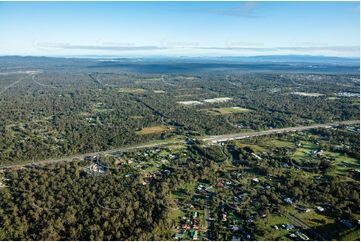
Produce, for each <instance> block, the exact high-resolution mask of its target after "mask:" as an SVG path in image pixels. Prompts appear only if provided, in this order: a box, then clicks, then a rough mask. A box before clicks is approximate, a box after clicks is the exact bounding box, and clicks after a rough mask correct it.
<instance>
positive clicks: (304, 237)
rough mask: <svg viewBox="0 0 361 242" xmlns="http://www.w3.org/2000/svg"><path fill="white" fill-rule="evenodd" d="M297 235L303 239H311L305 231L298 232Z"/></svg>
mask: <svg viewBox="0 0 361 242" xmlns="http://www.w3.org/2000/svg"><path fill="white" fill-rule="evenodd" d="M296 235H297V236H298V237H299V238H300V239H301V240H310V238H308V237H307V235H305V234H304V233H301V232H299V231H297V232H296Z"/></svg>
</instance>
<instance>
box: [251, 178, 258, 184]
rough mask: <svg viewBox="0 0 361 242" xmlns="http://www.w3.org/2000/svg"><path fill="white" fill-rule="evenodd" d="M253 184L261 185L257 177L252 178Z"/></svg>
mask: <svg viewBox="0 0 361 242" xmlns="http://www.w3.org/2000/svg"><path fill="white" fill-rule="evenodd" d="M251 182H252V183H259V179H258V178H257V177H255V178H252V180H251Z"/></svg>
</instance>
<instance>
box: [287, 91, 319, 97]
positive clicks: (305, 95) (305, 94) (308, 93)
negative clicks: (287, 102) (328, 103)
mask: <svg viewBox="0 0 361 242" xmlns="http://www.w3.org/2000/svg"><path fill="white" fill-rule="evenodd" d="M291 94H294V95H298V96H304V97H320V96H323V95H325V94H322V93H318V92H292V93H291Z"/></svg>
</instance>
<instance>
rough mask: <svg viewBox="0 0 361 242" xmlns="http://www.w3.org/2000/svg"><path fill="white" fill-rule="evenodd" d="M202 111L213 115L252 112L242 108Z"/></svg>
mask: <svg viewBox="0 0 361 242" xmlns="http://www.w3.org/2000/svg"><path fill="white" fill-rule="evenodd" d="M200 111H204V112H207V113H208V114H212V115H227V114H232V113H246V112H250V111H251V110H250V109H247V108H241V107H227V108H205V109H200Z"/></svg>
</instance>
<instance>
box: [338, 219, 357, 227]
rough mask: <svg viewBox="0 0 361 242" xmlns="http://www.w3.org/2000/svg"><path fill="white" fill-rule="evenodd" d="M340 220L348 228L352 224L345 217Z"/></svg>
mask: <svg viewBox="0 0 361 242" xmlns="http://www.w3.org/2000/svg"><path fill="white" fill-rule="evenodd" d="M340 222H341V223H342V224H343V225H345V226H346V227H347V228H349V229H350V228H352V227H353V226H354V225H353V224H352V223H351V222H350V221H349V220H346V219H341V220H340Z"/></svg>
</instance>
